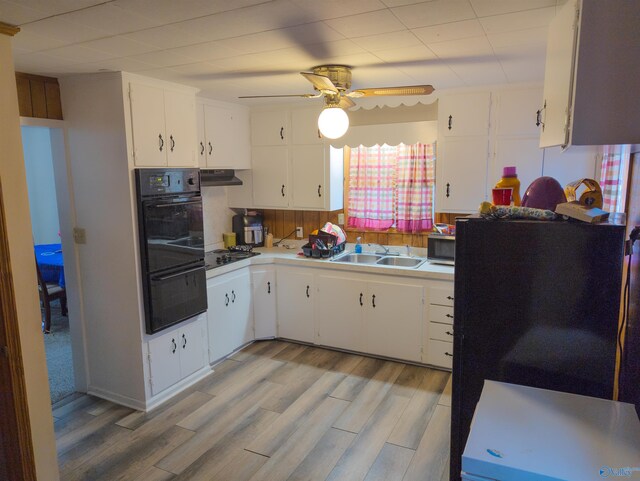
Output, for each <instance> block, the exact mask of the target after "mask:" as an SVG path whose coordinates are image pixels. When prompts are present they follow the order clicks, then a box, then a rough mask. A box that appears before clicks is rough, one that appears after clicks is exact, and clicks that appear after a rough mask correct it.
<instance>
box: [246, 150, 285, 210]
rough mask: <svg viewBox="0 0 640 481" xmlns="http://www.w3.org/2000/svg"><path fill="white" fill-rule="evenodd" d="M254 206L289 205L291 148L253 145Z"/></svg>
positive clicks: (273, 206) (272, 206) (275, 206)
mask: <svg viewBox="0 0 640 481" xmlns="http://www.w3.org/2000/svg"><path fill="white" fill-rule="evenodd" d="M251 156H252V162H253V169H252V171H251V174H252V177H253V203H254V207H270V208H278V207H284V208H286V207H288V206H289V196H290V185H289V150H288V149H287V148H286V147H253V149H252V151H251Z"/></svg>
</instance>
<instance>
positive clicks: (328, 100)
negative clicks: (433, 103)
mask: <svg viewBox="0 0 640 481" xmlns="http://www.w3.org/2000/svg"><path fill="white" fill-rule="evenodd" d="M351 69H352V67H349V66H347V65H318V66H317V67H313V68H312V69H311V70H312V71H311V72H300V75H302V76H303V77H304V78H306V79H307V80H308V81H309V82H311V83H312V84H313V88H314V89H315V90H316V91H317V93H315V94H291V95H244V96H242V97H238V98H241V99H255V98H268V97H303V98H308V99H315V98H320V97H323V96H324V101H325V106H326V107H340V108H342V109H349V108H351V107H353V106H355V103H354V102H353V100H351V99H352V98H356V99H357V98H360V97H382V96H389V95H429V94H430V93H432V92H433V90H434V88H433V86H432V85H408V86H405V87H382V88H367V89H357V90H352V91H350V92H349V91H348V90H349V89H350V88H351Z"/></svg>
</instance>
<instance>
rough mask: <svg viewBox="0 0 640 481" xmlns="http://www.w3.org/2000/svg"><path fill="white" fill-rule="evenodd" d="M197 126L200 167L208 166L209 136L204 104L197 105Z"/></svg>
mask: <svg viewBox="0 0 640 481" xmlns="http://www.w3.org/2000/svg"><path fill="white" fill-rule="evenodd" d="M196 128H197V129H198V139H197V142H198V143H197V144H196V149H197V152H198V167H200V168H201V169H206V168H207V138H206V135H205V131H204V129H205V126H204V105H196Z"/></svg>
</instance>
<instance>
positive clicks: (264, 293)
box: [251, 266, 278, 339]
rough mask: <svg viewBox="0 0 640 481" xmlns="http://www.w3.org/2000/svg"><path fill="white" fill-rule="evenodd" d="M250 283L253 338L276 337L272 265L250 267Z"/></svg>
mask: <svg viewBox="0 0 640 481" xmlns="http://www.w3.org/2000/svg"><path fill="white" fill-rule="evenodd" d="M251 284H252V289H253V322H254V326H255V338H256V339H268V338H272V337H276V336H277V334H278V333H277V325H276V321H277V318H276V271H275V269H274V268H273V266H256V267H252V268H251Z"/></svg>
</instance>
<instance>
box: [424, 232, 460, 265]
mask: <svg viewBox="0 0 640 481" xmlns="http://www.w3.org/2000/svg"><path fill="white" fill-rule="evenodd" d="M455 258H456V236H454V235H445V234H430V235H429V237H428V239H427V260H429V262H432V263H434V264H447V265H450V266H452V265H453V264H454V261H455Z"/></svg>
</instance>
